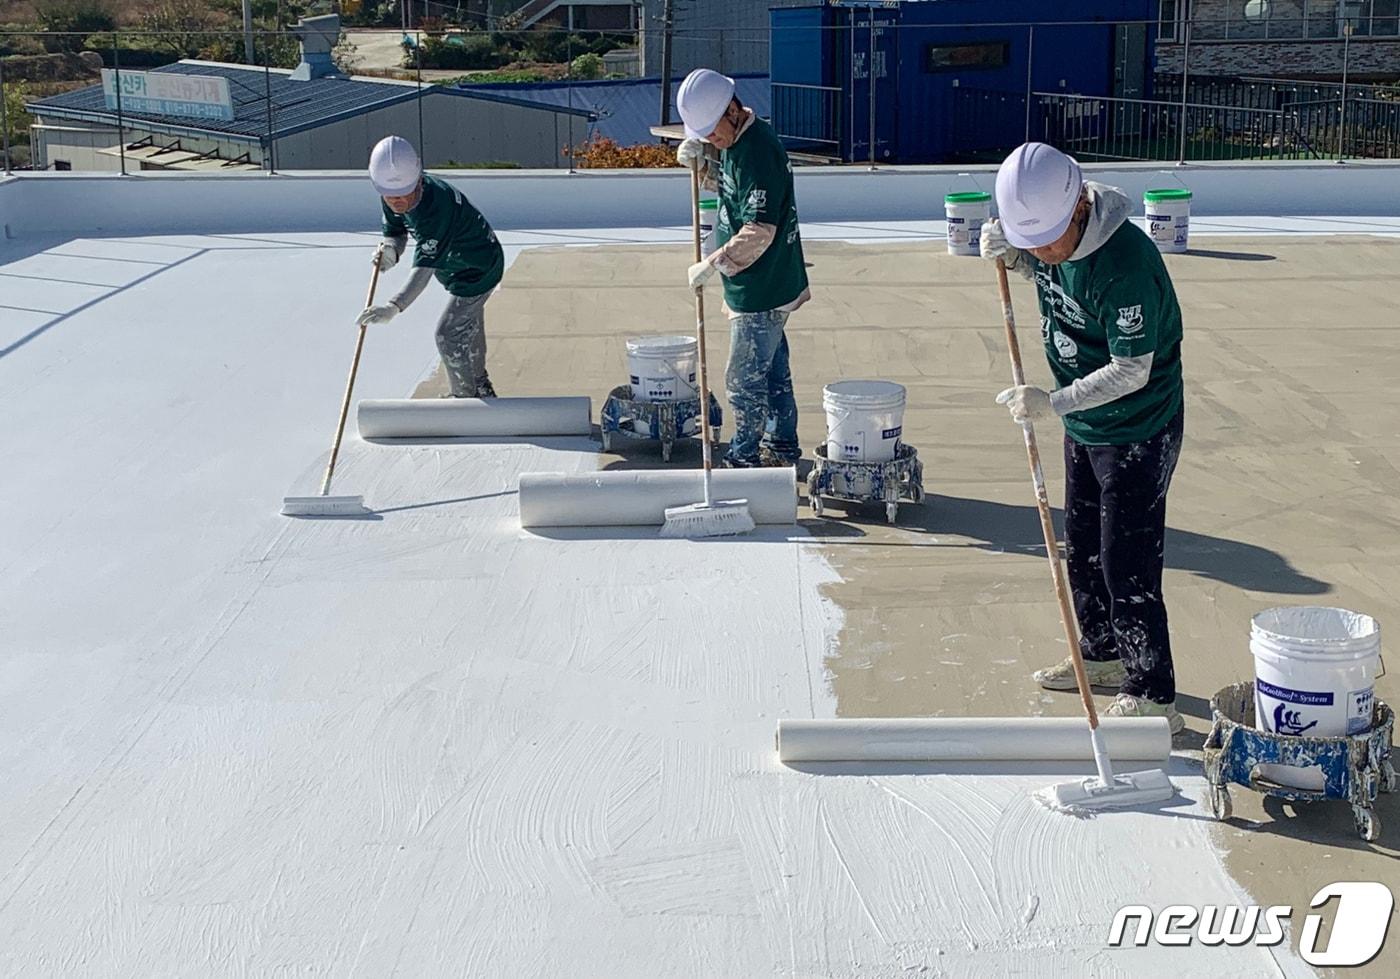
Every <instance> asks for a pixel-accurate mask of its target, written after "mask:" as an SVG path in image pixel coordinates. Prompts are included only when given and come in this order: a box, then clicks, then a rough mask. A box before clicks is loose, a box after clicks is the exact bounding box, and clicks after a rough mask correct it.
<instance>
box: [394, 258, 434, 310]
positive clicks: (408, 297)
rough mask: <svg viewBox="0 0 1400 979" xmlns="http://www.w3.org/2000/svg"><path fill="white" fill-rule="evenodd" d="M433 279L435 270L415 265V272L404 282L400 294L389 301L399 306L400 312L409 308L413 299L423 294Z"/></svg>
mask: <svg viewBox="0 0 1400 979" xmlns="http://www.w3.org/2000/svg"><path fill="white" fill-rule="evenodd" d="M432 281H433V270H432V269H425V268H419V267H418V266H414V268H413V273H412V274H411V275H409V277H408V281H407V282H405V283H404V286H403V288H402V289H400V290H399V294H398V295H397V296H395V297H394V298H393V299H390V300H389V302H391V303H393V304H394V305H395V306H397V307H399V312H403V311H404V310H405V309H408V307H409V305H410V304H411V303H412V302H413V300H415V299H417V298H418V297H419V296H421V295H422V294H423V290H424V289H426V288H428V283H429V282H432Z"/></svg>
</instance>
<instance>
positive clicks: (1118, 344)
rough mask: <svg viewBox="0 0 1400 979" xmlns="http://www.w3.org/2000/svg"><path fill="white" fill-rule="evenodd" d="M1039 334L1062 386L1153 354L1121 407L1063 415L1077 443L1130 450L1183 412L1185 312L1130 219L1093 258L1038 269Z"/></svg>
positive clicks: (1155, 253)
mask: <svg viewBox="0 0 1400 979" xmlns="http://www.w3.org/2000/svg"><path fill="white" fill-rule="evenodd" d="M1035 284H1036V292H1037V293H1038V294H1039V298H1040V335H1041V339H1042V340H1043V341H1044V343H1045V356H1046V357H1047V358H1048V359H1049V361H1050V370H1051V372H1052V373H1053V374H1054V375H1055V380H1056V382H1057V383H1058V386H1060V387H1064V386H1066V385H1068V384H1070V383H1072V382H1073V381H1075V380H1078V379H1079V378H1081V377H1086V376H1088V375H1089V374H1092V373H1093V372H1094V371H1096V370H1098V369H1099V368H1100V367H1103V366H1105V365H1106V364H1107V363H1108V362H1109V360H1110V359H1111V357H1113V356H1118V357H1141V356H1144V355H1146V354H1152V355H1153V356H1152V373H1151V374H1150V375H1149V377H1148V380H1147V383H1146V384H1145V385H1144V386H1143V387H1141V388H1139V389H1138V390H1137V391H1134V392H1133V393H1132V394H1129V395H1125V396H1124V397H1121V398H1118V399H1117V400H1115V401H1110V402H1108V403H1107V404H1103V405H1099V406H1098V407H1097V408H1088V409H1086V410H1084V411H1072V412H1070V413H1069V414H1067V415H1065V416H1064V423H1065V431H1066V432H1067V433H1068V434H1069V436H1070V438H1072V439H1074V440H1075V441H1076V442H1082V443H1083V444H1085V445H1125V444H1127V443H1130V442H1141V441H1143V440H1145V439H1149V438H1151V437H1152V436H1154V435H1156V434H1157V433H1158V432H1160V431H1161V430H1162V429H1163V428H1164V427H1165V426H1166V424H1167V423H1168V422H1169V421H1171V420H1172V419H1173V418H1174V417H1176V413H1177V412H1178V411H1180V410H1181V405H1182V387H1181V307H1180V306H1178V305H1177V301H1176V290H1175V289H1173V288H1172V282H1171V278H1170V277H1169V276H1168V275H1167V267H1166V265H1165V264H1164V263H1163V262H1162V256H1161V253H1160V252H1158V251H1157V246H1156V245H1154V244H1153V243H1152V240H1151V239H1150V238H1148V237H1147V235H1146V234H1145V233H1144V232H1143V230H1142V229H1141V228H1139V227H1138V226H1137V225H1136V224H1134V223H1133V222H1131V221H1125V222H1124V223H1123V225H1122V227H1120V228H1119V229H1118V230H1117V231H1115V232H1114V233H1113V234H1112V235H1110V236H1109V239H1108V241H1107V242H1105V243H1104V244H1103V246H1102V247H1100V248H1099V249H1097V250H1096V251H1094V252H1093V254H1091V255H1089V256H1088V257H1087V258H1082V259H1079V260H1078V261H1071V262H1063V263H1061V264H1060V265H1054V266H1051V265H1043V264H1039V263H1037V265H1036V268H1035Z"/></svg>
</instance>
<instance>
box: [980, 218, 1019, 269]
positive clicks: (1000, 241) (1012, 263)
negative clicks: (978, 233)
mask: <svg viewBox="0 0 1400 979" xmlns="http://www.w3.org/2000/svg"><path fill="white" fill-rule="evenodd" d="M981 249H982V257H983V258H985V259H986V260H987V261H989V262H995V261H996V260H997V259H1001V260H1002V262H1004V263H1005V264H1006V267H1007V268H1009V269H1014V268H1015V267H1016V263H1017V262H1019V261H1020V260H1021V249H1019V248H1017V247H1016V246H1015V245H1013V244H1011V242H1009V241H1007V240H1006V232H1005V231H1003V230H1001V222H1000V221H998V220H996V219H995V218H993V219H992V220H990V221H986V222H984V223H983V225H982V243H981Z"/></svg>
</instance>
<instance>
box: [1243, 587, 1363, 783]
mask: <svg viewBox="0 0 1400 979" xmlns="http://www.w3.org/2000/svg"><path fill="white" fill-rule="evenodd" d="M1249 650H1250V652H1252V653H1253V654H1254V716H1255V726H1256V728H1258V730H1261V731H1268V732H1271V733H1273V734H1286V735H1300V736H1307V737H1338V736H1341V735H1346V734H1360V733H1363V732H1365V731H1368V730H1370V727H1371V713H1372V707H1373V704H1374V701H1375V692H1374V691H1375V683H1376V676H1377V675H1378V674H1379V672H1380V658H1381V632H1380V626H1379V625H1378V624H1377V623H1376V620H1375V619H1373V618H1371V616H1369V615H1363V614H1362V613H1360V612H1351V611H1348V610H1347V609H1343V608H1325V607H1321V606H1315V605H1302V606H1293V607H1282V608H1271V609H1267V610H1265V611H1263V612H1260V613H1259V614H1258V615H1256V616H1255V617H1254V619H1253V622H1252V623H1251V627H1250V636H1249ZM1260 769H1261V771H1260V774H1261V775H1262V776H1263V777H1264V778H1268V779H1272V780H1273V781H1275V782H1280V783H1282V784H1284V785H1292V786H1295V787H1297V788H1302V789H1312V790H1314V791H1316V790H1320V789H1321V788H1322V786H1323V778H1322V770H1321V769H1319V768H1317V767H1315V766H1314V767H1312V768H1295V767H1292V766H1288V765H1261V766H1260Z"/></svg>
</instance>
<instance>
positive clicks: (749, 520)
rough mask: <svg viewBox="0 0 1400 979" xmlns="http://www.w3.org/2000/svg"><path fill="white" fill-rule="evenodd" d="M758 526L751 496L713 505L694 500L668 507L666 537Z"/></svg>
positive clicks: (726, 534) (743, 531)
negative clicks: (749, 499) (678, 505)
mask: <svg viewBox="0 0 1400 979" xmlns="http://www.w3.org/2000/svg"><path fill="white" fill-rule="evenodd" d="M753 529H754V522H753V517H752V516H751V515H750V514H749V501H748V500H723V501H720V502H717V503H715V504H714V505H713V506H706V505H705V504H704V503H692V504H690V505H689V506H680V507H668V508H667V510H666V523H665V524H664V525H663V526H662V528H661V536H662V537H688V538H697V537H729V536H733V535H735V534H747V533H748V532H749V531H751V530H753Z"/></svg>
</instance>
